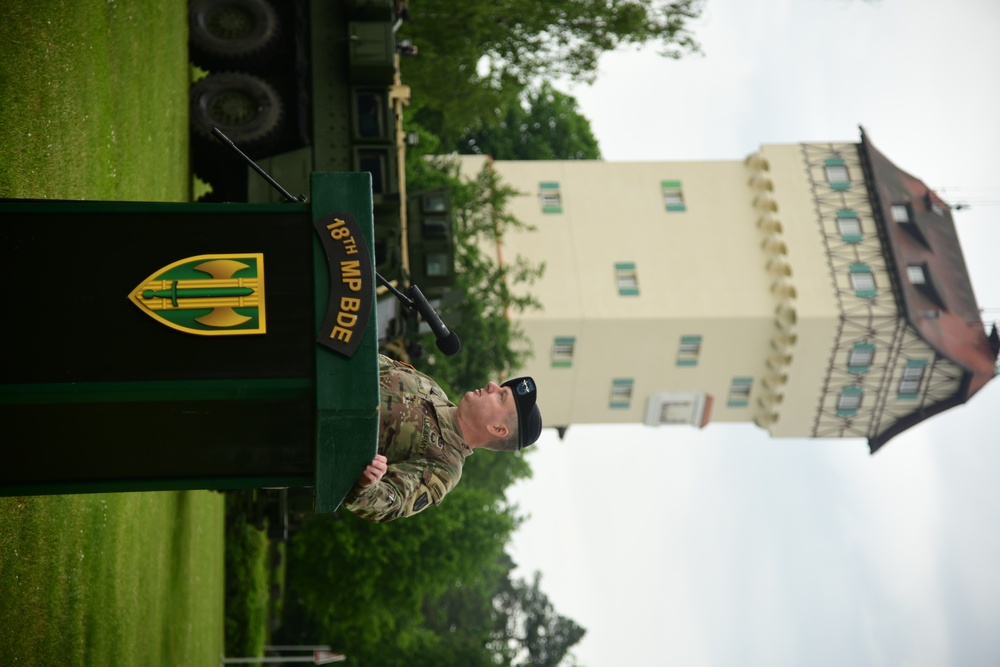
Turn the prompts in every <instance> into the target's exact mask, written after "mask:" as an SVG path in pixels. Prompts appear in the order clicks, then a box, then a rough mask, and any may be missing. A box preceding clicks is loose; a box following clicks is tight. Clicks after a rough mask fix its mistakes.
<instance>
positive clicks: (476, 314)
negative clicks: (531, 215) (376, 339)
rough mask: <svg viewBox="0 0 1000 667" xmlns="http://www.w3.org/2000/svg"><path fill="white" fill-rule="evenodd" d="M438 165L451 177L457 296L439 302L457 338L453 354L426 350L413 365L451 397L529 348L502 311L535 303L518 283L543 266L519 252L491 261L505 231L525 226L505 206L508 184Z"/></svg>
mask: <svg viewBox="0 0 1000 667" xmlns="http://www.w3.org/2000/svg"><path fill="white" fill-rule="evenodd" d="M438 164H439V166H440V167H441V168H442V169H443V170H444V171H445V172H446V173H448V174H450V178H451V179H452V181H451V201H452V223H453V233H454V239H455V274H456V280H455V292H456V293H457V294H458V295H459V296H458V297H457V298H455V299H452V300H451V303H450V304H445V305H444V306H443V307H442V313H443V316H444V317H445V318H446V319H448V321H449V322H452V323H455V324H456V325H458V326H460V330H461V336H462V340H463V341H464V342H463V346H462V351H461V353H460V354H457V355H455V356H451V357H446V356H442V355H432V356H429V357H425V358H423V359H420V360H417V362H416V365H417V367H418V368H421V370H425V371H426V372H428V373H429V374H431V375H432V376H433V377H434V378H435V379H437V380H438V381H439V383H441V384H442V386H443V387H445V388H446V389H447V390H450V393H452V394H453V395H455V396H458V395H460V394H458V393H457V392H461V391H466V390H468V389H473V388H476V387H481V386H484V385H485V384H486V383H487V382H488V381H489V380H496V379H497V378H500V377H509V376H510V374H511V373H512V372H513V370H514V369H516V368H518V367H520V366H523V364H524V362H525V361H526V360H527V358H528V356H529V354H530V351H529V349H528V348H527V346H526V343H525V341H524V336H523V334H522V333H521V331H520V329H519V328H518V327H517V325H516V324H515V323H514V322H513V321H512V320H511V318H510V316H511V315H514V314H516V313H518V312H522V311H525V310H528V309H531V308H537V307H539V304H538V301H537V300H536V299H535V298H534V297H532V296H531V295H530V294H529V293H527V292H526V291H524V290H523V289H521V287H520V286H524V285H528V286H530V285H531V284H532V283H533V282H534V281H535V280H536V279H537V278H539V277H540V276H541V275H542V273H543V272H544V269H545V267H544V265H532V264H530V263H528V262H527V261H526V260H525V259H524V258H522V257H512V258H509V259H508V261H507V262H506V263H504V264H500V263H498V262H497V261H495V259H494V257H495V253H496V248H497V244H498V242H499V240H500V238H501V237H502V235H503V234H504V233H505V232H506V231H509V230H513V229H524V228H526V225H525V224H524V223H522V222H521V221H519V220H517V219H516V218H515V217H514V216H512V215H511V214H510V213H509V212H508V209H507V201H508V200H509V199H510V198H511V197H512V196H514V195H515V194H517V192H516V191H515V190H514V189H513V188H511V187H510V186H508V185H505V184H503V183H502V182H500V180H499V178H498V177H497V175H496V174H495V173H494V172H493V171H492V170H491V169H489V165H487V166H486V168H484V169H483V170H482V171H481V172H480V173H479V174H478V175H477V176H476V178H475V180H473V181H462V180H461V179H459V178H458V174H457V167H456V166H455V165H454V164H451V163H449V162H448V161H447V160H439V162H438ZM424 347H425V349H433V337H431V336H428V337H427V338H426V339H425V340H424Z"/></svg>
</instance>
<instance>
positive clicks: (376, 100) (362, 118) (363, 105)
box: [354, 90, 388, 139]
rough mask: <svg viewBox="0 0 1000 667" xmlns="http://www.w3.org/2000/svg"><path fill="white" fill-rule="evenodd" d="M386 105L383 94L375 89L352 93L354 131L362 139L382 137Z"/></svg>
mask: <svg viewBox="0 0 1000 667" xmlns="http://www.w3.org/2000/svg"><path fill="white" fill-rule="evenodd" d="M387 110H388V105H387V104H386V101H385V94H384V93H383V92H381V91H375V90H358V91H355V93H354V111H355V128H354V130H355V132H356V133H357V136H359V137H361V138H364V139H384V138H385V137H386V136H388V132H387V131H386V122H385V117H386V112H387Z"/></svg>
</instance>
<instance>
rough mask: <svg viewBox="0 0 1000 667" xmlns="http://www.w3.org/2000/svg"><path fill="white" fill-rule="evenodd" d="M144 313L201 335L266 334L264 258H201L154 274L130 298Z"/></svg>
mask: <svg viewBox="0 0 1000 667" xmlns="http://www.w3.org/2000/svg"><path fill="white" fill-rule="evenodd" d="M128 298H129V299H131V301H132V303H134V304H135V305H136V306H138V307H139V310H141V311H142V312H144V313H146V314H147V315H149V316H150V317H152V318H153V319H154V320H156V321H158V322H160V323H161V324H165V325H167V326H168V327H170V328H172V329H177V330H178V331H183V332H185V333H191V334H197V335H199V336H234V335H238V334H262V333H265V332H266V319H265V313H264V255H263V253H247V254H234V255H198V256H196V257H188V258H187V259H182V260H179V261H176V262H174V263H173V264H170V265H168V266H165V267H163V268H162V269H160V270H158V271H157V272H155V273H154V274H153V275H151V276H149V277H148V278H146V280H144V281H143V282H141V283H140V284H139V286H138V287H136V288H135V289H134V290H132V293H131V294H129V295H128Z"/></svg>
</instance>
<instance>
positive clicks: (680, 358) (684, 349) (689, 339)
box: [677, 336, 701, 366]
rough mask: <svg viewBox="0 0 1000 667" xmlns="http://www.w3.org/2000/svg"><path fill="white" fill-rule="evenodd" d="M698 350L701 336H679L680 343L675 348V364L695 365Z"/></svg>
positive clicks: (696, 363)
mask: <svg viewBox="0 0 1000 667" xmlns="http://www.w3.org/2000/svg"><path fill="white" fill-rule="evenodd" d="M700 351H701V336H681V344H680V347H678V348H677V365H678V366H697V365H698V353H699V352H700Z"/></svg>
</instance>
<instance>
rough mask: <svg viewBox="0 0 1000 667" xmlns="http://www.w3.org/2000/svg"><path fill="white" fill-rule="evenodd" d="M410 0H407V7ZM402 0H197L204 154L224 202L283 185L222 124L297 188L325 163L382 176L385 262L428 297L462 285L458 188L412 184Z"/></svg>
mask: <svg viewBox="0 0 1000 667" xmlns="http://www.w3.org/2000/svg"><path fill="white" fill-rule="evenodd" d="M403 6H405V3H400V8H402V7H403ZM401 13H402V12H401V11H397V3H396V2H395V1H394V0H295V1H294V2H274V3H273V4H272V2H269V1H268V0H190V4H189V27H190V36H189V44H190V54H191V61H192V63H193V64H194V65H195V66H197V67H198V68H200V69H201V70H204V71H206V72H208V74H207V76H204V77H203V78H200V79H199V80H198V81H196V82H195V83H194V84H193V86H192V88H191V110H190V111H191V130H192V131H191V134H192V161H193V167H194V171H195V173H196V174H197V175H198V176H199V177H200V178H201V179H203V180H204V181H207V182H208V183H209V184H210V185H211V186H212V188H213V192H212V194H211V195H210V197H209V199H211V200H215V201H250V202H265V201H278V200H279V199H280V195H278V193H277V192H275V191H274V190H273V189H272V188H271V186H270V185H269V184H268V183H267V182H266V181H264V180H263V179H262V178H261V177H260V176H259V175H257V174H256V173H254V172H252V171H249V172H248V170H247V168H246V165H245V164H243V163H242V162H241V161H240V160H239V158H238V156H235V155H234V154H233V153H232V152H231V151H230V150H229V149H228V148H226V147H225V146H223V145H222V144H221V143H219V142H218V141H217V140H216V139H215V138H214V137H213V136H212V128H213V127H218V128H219V129H221V130H222V131H223V132H224V133H225V134H226V135H227V136H228V137H229V138H230V139H232V141H233V142H234V143H235V144H236V145H237V146H238V147H240V148H241V149H242V150H243V151H244V152H245V153H247V155H249V156H250V157H251V158H253V159H254V160H255V161H256V162H257V163H258V164H259V165H260V166H261V167H262V168H264V169H265V170H266V171H267V172H268V173H270V174H271V175H272V176H273V177H274V178H275V180H277V181H278V182H279V183H281V184H282V185H283V186H284V187H285V188H286V189H287V190H289V191H290V192H292V193H293V194H302V195H304V196H306V197H308V194H309V193H308V187H309V174H310V173H312V172H313V171H367V172H369V173H370V174H371V175H372V191H373V206H374V213H375V254H376V270H377V271H378V272H379V273H380V274H381V275H383V276H385V277H386V278H387V279H389V280H393V279H400V278H404V277H408V278H409V279H410V280H411V281H412V282H415V283H417V284H419V285H420V287H421V289H422V290H423V291H424V293H425V294H427V295H428V296H431V297H433V296H439V295H441V294H443V293H445V292H446V291H447V289H448V288H449V287H450V286H451V285H453V284H454V242H453V239H452V227H451V222H450V215H449V214H450V208H451V207H450V202H449V198H448V192H447V190H436V191H432V192H420V193H410V194H409V195H408V194H407V192H406V179H405V173H404V170H403V156H404V154H405V149H406V142H405V133H404V132H403V129H402V123H401V116H402V106H403V104H405V103H407V102H408V101H409V88H408V87H406V86H404V85H403V84H402V82H401V80H400V75H399V59H400V56H401V55H402V54H403V53H408V52H411V51H412V49H411V48H410V47H409V46H408V45H406V44H400V43H398V42H397V40H396V31H397V29H398V27H399V25H401V20H402V19H401V18H400V14H401Z"/></svg>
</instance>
